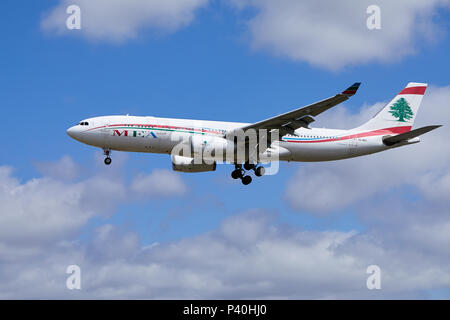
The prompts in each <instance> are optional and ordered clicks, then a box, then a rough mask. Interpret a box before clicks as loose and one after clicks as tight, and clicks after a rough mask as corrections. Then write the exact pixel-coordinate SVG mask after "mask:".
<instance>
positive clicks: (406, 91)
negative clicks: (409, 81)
mask: <svg viewBox="0 0 450 320" xmlns="http://www.w3.org/2000/svg"><path fill="white" fill-rule="evenodd" d="M426 89H427V87H425V86H424V87H410V88H405V89H403V90H402V91H400V93H399V94H421V95H424V94H425V90H426Z"/></svg>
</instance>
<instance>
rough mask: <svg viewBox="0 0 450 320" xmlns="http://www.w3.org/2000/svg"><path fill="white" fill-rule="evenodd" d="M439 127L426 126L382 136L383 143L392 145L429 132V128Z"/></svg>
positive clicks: (435, 127)
mask: <svg viewBox="0 0 450 320" xmlns="http://www.w3.org/2000/svg"><path fill="white" fill-rule="evenodd" d="M439 127H441V126H440V125H439V126H426V127H422V128H419V129H415V130H411V131H408V132H405V133H402V134H398V135H396V136H390V137H386V138H383V143H384V144H385V145H387V146H393V145H394V144H396V143H399V142H403V141H408V140H409V139H412V138H415V137H418V136H421V135H422V134H424V133H427V132H430V131H431V130H434V129H437V128H439Z"/></svg>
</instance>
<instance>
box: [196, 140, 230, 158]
mask: <svg viewBox="0 0 450 320" xmlns="http://www.w3.org/2000/svg"><path fill="white" fill-rule="evenodd" d="M190 142H191V145H190V147H191V151H192V156H194V157H204V158H205V159H207V160H210V159H212V160H214V159H216V158H214V157H215V156H216V155H217V156H219V157H220V158H221V159H220V160H224V158H223V157H224V156H225V155H226V152H227V146H228V144H229V143H232V142H230V141H228V140H226V139H224V138H220V137H211V136H204V135H201V136H197V135H196V136H192V137H191V141H190Z"/></svg>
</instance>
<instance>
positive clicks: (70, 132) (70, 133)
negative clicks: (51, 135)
mask: <svg viewBox="0 0 450 320" xmlns="http://www.w3.org/2000/svg"><path fill="white" fill-rule="evenodd" d="M66 133H67V135H68V136H69V137H71V138H74V139H75V133H76V128H75V126H74V127H70V128H69V129H67V131H66Z"/></svg>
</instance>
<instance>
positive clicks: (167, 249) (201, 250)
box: [0, 211, 450, 299]
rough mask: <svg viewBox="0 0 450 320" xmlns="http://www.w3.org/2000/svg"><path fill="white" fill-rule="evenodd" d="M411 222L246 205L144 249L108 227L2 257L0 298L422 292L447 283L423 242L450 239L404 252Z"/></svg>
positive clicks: (428, 228)
mask: <svg viewBox="0 0 450 320" xmlns="http://www.w3.org/2000/svg"><path fill="white" fill-rule="evenodd" d="M403 214H404V212H403ZM387 216H388V215H385V217H387ZM416 217H417V215H415V216H414V218H416ZM447 221H448V218H447ZM249 223H250V224H251V225H252V226H251V229H253V230H258V231H257V232H252V235H251V236H244V238H245V241H242V242H241V241H236V239H240V238H242V237H243V235H242V229H241V228H233V227H232V226H240V225H248V224H249ZM411 225H412V224H411V223H409V222H408V221H406V222H403V223H391V224H390V226H391V228H394V230H395V231H398V232H397V233H392V235H391V236H390V237H383V236H381V235H380V234H377V233H382V232H386V231H385V230H384V226H382V227H379V228H375V229H374V230H371V231H369V233H366V234H357V233H354V232H330V231H304V230H300V229H297V228H291V227H287V226H282V225H280V224H279V221H278V220H277V219H276V217H275V216H273V215H271V214H268V213H264V212H261V211H259V212H258V211H252V212H248V213H244V214H240V215H237V216H233V217H230V218H228V219H226V220H225V221H224V222H223V223H222V224H221V226H220V227H219V228H217V229H216V230H213V231H211V232H208V233H205V234H201V235H198V236H195V237H191V238H185V239H182V240H179V241H174V242H171V243H164V244H157V245H154V246H149V247H139V245H138V243H139V239H138V236H137V235H136V234H134V233H132V232H131V233H130V232H125V233H124V232H120V231H119V230H118V229H117V228H116V227H113V226H110V225H106V226H102V227H100V228H98V229H97V230H96V231H95V233H94V240H93V241H92V243H91V244H87V247H85V246H82V245H80V244H77V243H69V244H66V245H65V246H63V245H58V246H49V247H48V250H47V251H45V252H43V253H42V255H41V256H40V257H39V259H30V260H26V261H21V262H20V263H18V262H9V263H4V262H3V263H2V262H1V261H0V264H1V267H2V268H1V270H2V271H1V272H0V281H1V282H2V286H1V287H0V297H1V298H27V297H34V298H56V297H57V298H88V299H90V298H113V299H119V298H120V299H123V298H139V299H140V298H159V299H161V298H169V299H173V298H184V299H188V298H189V299H192V298H203V299H208V298H209V299H214V298H215V299H222V298H233V299H241V298H255V299H258V298H287V299H299V298H308V299H320V298H359V299H361V298H398V297H416V298H417V297H423V292H424V290H429V289H433V288H445V287H448V286H450V272H449V270H448V268H447V267H446V266H447V265H448V263H449V262H450V261H448V255H446V254H445V250H446V249H445V248H446V247H441V248H440V250H438V251H437V252H430V250H429V249H428V247H427V246H424V244H427V243H431V244H433V245H436V244H437V243H439V244H448V241H449V239H450V238H449V237H448V233H447V234H446V236H444V235H443V236H442V237H441V239H437V240H436V241H435V240H434V239H433V238H431V239H426V238H424V237H418V238H416V239H415V242H414V243H412V244H410V245H413V247H412V249H411V250H405V249H407V248H408V240H407V238H404V236H405V235H406V231H410V230H411V229H410V228H409V227H410V226H411ZM405 227H406V231H405V232H404V231H402V230H403V229H404V228H405ZM433 228H434V229H433ZM432 231H439V232H442V231H445V230H444V229H443V228H439V229H436V225H434V224H431V225H430V224H429V223H424V224H423V225H422V226H421V230H420V234H421V235H422V236H423V235H426V234H427V233H428V232H432ZM397 234H400V236H397ZM375 236H376V237H375ZM444 238H445V239H444ZM379 239H385V241H379ZM116 246H118V249H117V250H114V247H116ZM69 264H78V265H79V266H80V267H81V269H82V290H81V291H78V292H76V291H70V290H67V289H65V287H64V283H65V277H66V276H67V275H66V274H65V273H64V272H65V268H66V267H67V265H69ZM371 264H378V265H379V266H380V267H381V269H382V288H383V289H382V290H380V291H369V290H367V288H366V279H367V274H366V268H367V266H369V265H371Z"/></svg>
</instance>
